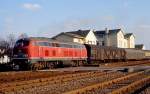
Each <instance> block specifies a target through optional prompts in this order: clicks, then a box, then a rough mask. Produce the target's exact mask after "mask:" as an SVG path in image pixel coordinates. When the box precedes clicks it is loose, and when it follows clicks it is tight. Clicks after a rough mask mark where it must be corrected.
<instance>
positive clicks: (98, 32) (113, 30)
mask: <svg viewBox="0 0 150 94" xmlns="http://www.w3.org/2000/svg"><path fill="white" fill-rule="evenodd" d="M108 31H109V34H112V33H118V32H119V31H121V29H111V30H108ZM94 33H95V34H96V35H98V34H106V30H100V31H95V32H94Z"/></svg>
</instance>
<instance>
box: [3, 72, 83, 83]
mask: <svg viewBox="0 0 150 94" xmlns="http://www.w3.org/2000/svg"><path fill="white" fill-rule="evenodd" d="M76 73H82V71H80V72H76V71H65V72H59V71H55V72H54V71H20V72H0V84H3V83H5V84H6V83H10V82H19V81H27V80H34V79H40V78H47V77H54V76H60V75H65V74H76Z"/></svg>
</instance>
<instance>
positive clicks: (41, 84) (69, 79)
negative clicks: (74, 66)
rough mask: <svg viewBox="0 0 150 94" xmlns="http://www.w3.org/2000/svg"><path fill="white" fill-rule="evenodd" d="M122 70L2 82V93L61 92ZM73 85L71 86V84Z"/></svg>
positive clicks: (115, 74)
mask: <svg viewBox="0 0 150 94" xmlns="http://www.w3.org/2000/svg"><path fill="white" fill-rule="evenodd" d="M123 75H124V74H122V73H121V72H117V73H116V72H98V71H97V72H85V73H77V74H68V75H64V76H59V77H51V78H43V79H37V80H30V81H22V82H20V83H10V84H1V85H0V87H1V88H0V92H1V93H8V94H9V93H10V94H11V93H17V94H26V93H28V94H33V93H36V94H60V93H61V92H67V91H70V90H74V89H77V88H80V87H81V88H83V87H84V86H87V85H91V84H95V83H97V82H99V81H100V82H103V81H106V80H108V79H114V78H116V77H120V76H123ZM70 85H71V86H70Z"/></svg>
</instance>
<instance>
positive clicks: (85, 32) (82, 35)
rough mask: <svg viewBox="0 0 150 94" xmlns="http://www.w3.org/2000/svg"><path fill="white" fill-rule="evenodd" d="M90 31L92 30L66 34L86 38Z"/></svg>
mask: <svg viewBox="0 0 150 94" xmlns="http://www.w3.org/2000/svg"><path fill="white" fill-rule="evenodd" d="M90 31H91V30H78V31H71V32H66V33H69V34H75V35H79V36H81V37H86V36H87V34H88V33H89V32H90Z"/></svg>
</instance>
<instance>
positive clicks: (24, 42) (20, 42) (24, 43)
mask: <svg viewBox="0 0 150 94" xmlns="http://www.w3.org/2000/svg"><path fill="white" fill-rule="evenodd" d="M28 45H29V40H27V39H20V40H18V41H17V42H16V44H15V47H25V46H28Z"/></svg>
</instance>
